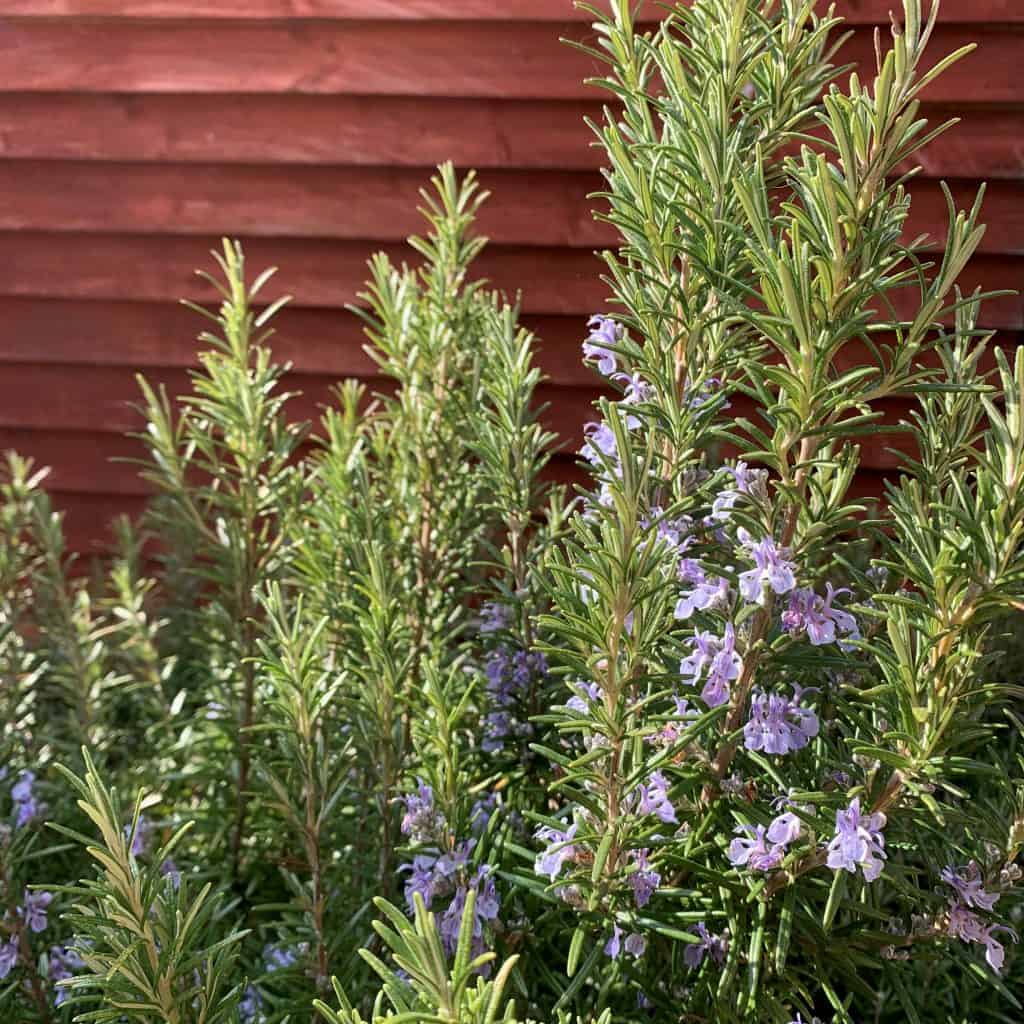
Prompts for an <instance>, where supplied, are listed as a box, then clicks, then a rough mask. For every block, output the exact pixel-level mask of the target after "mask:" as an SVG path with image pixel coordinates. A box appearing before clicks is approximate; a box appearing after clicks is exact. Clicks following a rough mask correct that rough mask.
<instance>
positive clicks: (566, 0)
mask: <svg viewBox="0 0 1024 1024" xmlns="http://www.w3.org/2000/svg"><path fill="white" fill-rule="evenodd" d="M598 6H599V4H598ZM824 6H825V5H824V4H822V5H821V7H822V9H823V8H824ZM837 6H838V8H839V13H840V14H841V15H842V16H843V17H844V18H845V19H846V20H847V21H849V22H851V23H852V24H878V23H881V24H887V23H888V21H889V15H890V12H894V13H896V14H897V15H898V16H900V15H901V14H902V4H901V3H900V0H841V2H840V3H839V4H838V5H837ZM641 11H642V12H644V14H645V16H653V15H654V14H655V13H656V12H657V6H656V5H655V4H654V3H651V2H648V3H646V4H643V5H642V7H641ZM2 15H28V16H35V17H67V16H90V17H133V18H181V17H190V18H201V19H210V20H214V19H234V18H238V19H264V18H323V19H335V18H337V19H349V18H382V19H387V20H411V21H418V20H451V21H461V20H467V19H473V20H479V21H566V20H572V21H584V22H589V21H590V20H591V16H590V15H589V14H588V13H587V12H585V11H581V10H578V9H577V8H576V7H575V5H574V3H573V0H514V2H513V0H505V2H502V0H216V2H214V0H0V16H2ZM940 18H941V20H942V21H943V22H965V23H971V24H976V23H978V22H987V21H1005V22H1024V9H1022V8H1021V5H1020V4H1019V3H1018V2H1017V0H942V5H941V8H940Z"/></svg>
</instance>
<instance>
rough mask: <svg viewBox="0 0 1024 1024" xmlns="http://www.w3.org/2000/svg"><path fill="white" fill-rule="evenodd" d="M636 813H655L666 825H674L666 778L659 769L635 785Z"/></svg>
mask: <svg viewBox="0 0 1024 1024" xmlns="http://www.w3.org/2000/svg"><path fill="white" fill-rule="evenodd" d="M636 793H637V797H638V799H637V813H639V814H656V815H657V816H658V818H659V819H660V820H661V821H663V822H664V823H665V824H666V825H676V824H678V821H679V819H678V818H676V810H675V808H674V807H673V806H672V801H671V800H669V798H668V779H666V778H665V776H664V775H663V774H662V773H661V772H660V771H659V772H654V773H652V775H651V777H650V779H649V780H648V781H647V782H646V783H641V784H640V785H639V786H637V789H636Z"/></svg>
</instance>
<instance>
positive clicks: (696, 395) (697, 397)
mask: <svg viewBox="0 0 1024 1024" xmlns="http://www.w3.org/2000/svg"><path fill="white" fill-rule="evenodd" d="M721 386H722V382H721V381H720V380H719V379H718V378H717V377H708V378H707V379H706V380H703V381H696V382H694V381H691V380H690V378H689V377H687V378H686V380H685V381H684V382H683V404H684V405H688V406H689V407H690V408H691V409H699V408H700V407H701V406H703V405H706V404H707V403H708V401H709V400H710V399H711V397H712V396H713V395H714V393H715V392H716V391H717V390H718V389H719V388H720V387H721ZM722 408H723V409H728V408H729V403H728V402H726V403H725V405H724V406H723V407H722Z"/></svg>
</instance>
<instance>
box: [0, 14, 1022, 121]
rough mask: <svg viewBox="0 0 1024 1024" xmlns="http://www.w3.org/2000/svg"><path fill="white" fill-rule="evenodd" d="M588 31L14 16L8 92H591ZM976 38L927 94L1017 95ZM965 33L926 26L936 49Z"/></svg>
mask: <svg viewBox="0 0 1024 1024" xmlns="http://www.w3.org/2000/svg"><path fill="white" fill-rule="evenodd" d="M872 33H873V30H872V29H871V28H869V27H866V26H862V27H858V28H854V29H853V30H852V37H851V39H850V41H849V42H848V43H847V44H846V45H845V46H844V47H843V49H842V51H841V52H840V54H839V58H838V59H839V60H840V61H843V62H846V61H851V62H855V63H857V64H859V65H860V66H861V68H862V69H865V71H866V70H867V69H868V68H870V67H871V66H872V64H873V54H874V49H873V43H872ZM560 35H561V36H564V37H566V38H570V39H575V40H578V41H583V42H591V43H592V42H593V41H594V33H593V30H592V29H590V28H588V27H587V26H585V25H581V24H578V23H572V22H569V23H565V24H559V23H557V22H556V23H547V22H534V21H526V22H516V23H513V24H509V25H506V26H502V28H501V29H500V30H496V29H495V27H494V26H493V25H489V24H488V23H486V22H460V23H459V24H458V31H453V30H452V27H451V26H450V25H448V24H446V23H444V22H436V21H425V22H410V21H391V22H384V21H351V22H330V21H328V22H323V21H286V22H277V21H271V22H258V21H251V22H238V21H227V22H221V21H211V22H207V23H203V22H199V21H185V20H173V21H168V22H154V21H145V20H143V21H139V20H132V19H112V20H110V21H95V20H89V19H85V20H74V19H19V18H11V19H8V20H6V21H4V22H2V23H0V61H2V63H3V67H4V75H3V77H2V79H0V90H2V91H5V92H25V91H35V92H55V91H56V92H60V91H66V90H71V91H75V92H165V93H180V92H200V93H225V92H227V93H237V92H247V93H311V94H322V95H349V96H352V95H390V96H403V95H406V96H407V95H425V96H461V97H490V98H495V99H579V98H582V99H593V98H594V96H595V91H594V88H593V86H591V85H588V84H586V81H585V80H586V79H588V78H590V77H593V76H594V75H596V74H599V73H601V71H602V69H603V66H604V65H603V64H602V63H601V62H600V61H598V60H597V59H596V58H592V57H590V56H588V55H586V54H583V53H580V52H579V51H577V50H574V49H571V48H568V47H566V46H565V45H564V44H563V43H562V42H561V41H560V39H559V36H560ZM969 37H970V39H972V40H973V41H975V42H976V43H977V45H978V54H976V55H975V56H974V57H973V59H969V60H966V61H960V62H959V63H957V64H956V65H954V66H953V67H952V68H951V69H950V70H949V71H947V72H946V73H945V74H944V75H942V76H941V77H940V78H939V79H938V80H937V81H936V82H934V83H933V84H932V85H931V86H929V88H928V89H927V90H926V91H925V93H924V97H925V98H926V99H929V100H931V101H933V102H937V103H939V102H959V101H962V100H971V101H974V102H986V103H1024V77H1022V76H1021V75H1020V74H1019V62H1020V53H1021V46H1022V40H1024V29H1022V28H1020V27H1017V28H1015V27H1014V26H1012V25H1004V26H1000V27H996V26H994V25H990V24H988V23H985V24H980V25H976V26H973V25H972V26H971V27H970V32H969ZM966 38H968V36H967V34H965V32H964V30H963V28H962V27H961V26H958V25H942V26H940V27H939V28H938V29H936V31H935V34H934V37H933V43H932V47H933V51H932V52H933V53H934V54H935V55H936V59H937V58H938V57H939V56H941V55H942V54H945V53H948V52H950V51H952V50H954V49H956V48H957V47H959V46H960V45H963V43H964V41H965V39H966Z"/></svg>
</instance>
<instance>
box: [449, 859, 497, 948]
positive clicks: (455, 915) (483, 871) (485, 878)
mask: <svg viewBox="0 0 1024 1024" xmlns="http://www.w3.org/2000/svg"><path fill="white" fill-rule="evenodd" d="M470 889H473V890H475V892H476V898H475V901H474V903H473V920H472V924H471V929H472V938H473V952H474V954H479V953H482V952H483V949H484V946H483V933H484V922H487V921H495V920H497V917H498V911H499V909H500V906H499V902H498V893H497V889H496V887H495V885H494V879H493V878H492V877H491V868H490V865H487V864H484V865H481V867H480V868H479V869H478V870H477V872H476V875H475V876H474V878H473V879H472V880H471V882H470V884H469V885H468V886H467V885H460V886H459V887H458V888H457V889H456V890H455V895H454V896H453V897H452V901H451V903H449V904H448V909H447V910H445V912H444V914H443V915H442V917H441V922H440V925H439V927H438V931H439V932H440V934H441V942H442V944H443V945H444V948H445V952H447V953H448V955H449V956H450V955H451V954H453V953H454V952H455V950H456V949H457V948H458V945H459V935H460V933H461V931H462V927H461V926H462V915H463V914H464V913H465V911H466V899H467V897H468V895H469V892H470Z"/></svg>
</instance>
